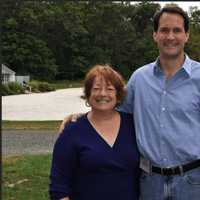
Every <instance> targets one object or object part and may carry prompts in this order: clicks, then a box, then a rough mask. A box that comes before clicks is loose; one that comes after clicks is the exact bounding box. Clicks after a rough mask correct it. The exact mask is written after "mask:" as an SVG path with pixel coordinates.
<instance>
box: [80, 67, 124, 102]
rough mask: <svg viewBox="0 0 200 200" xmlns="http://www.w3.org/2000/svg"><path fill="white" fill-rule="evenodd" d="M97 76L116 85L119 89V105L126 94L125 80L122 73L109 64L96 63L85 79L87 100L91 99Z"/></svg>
mask: <svg viewBox="0 0 200 200" xmlns="http://www.w3.org/2000/svg"><path fill="white" fill-rule="evenodd" d="M97 76H101V77H103V78H104V79H105V81H106V83H110V84H112V85H113V86H114V87H115V89H116V91H117V94H116V97H117V105H118V104H120V103H121V102H122V100H123V98H124V97H125V95H126V90H125V82H124V79H123V77H122V75H121V74H120V73H118V72H117V71H115V70H114V69H113V68H112V67H111V66H109V65H95V66H93V67H92V68H91V69H90V70H89V72H88V73H87V74H86V77H85V81H84V95H83V98H84V99H86V100H88V99H89V97H90V94H91V89H92V86H93V83H94V79H95V78H96V77H97Z"/></svg>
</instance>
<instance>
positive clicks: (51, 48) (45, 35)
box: [2, 0, 200, 81]
mask: <svg viewBox="0 0 200 200" xmlns="http://www.w3.org/2000/svg"><path fill="white" fill-rule="evenodd" d="M157 9H160V5H159V4H158V3H152V2H148V1H144V2H140V3H138V4H130V3H129V2H121V3H120V2H119V3H115V2H113V1H102V2H101V1H24V0H23V1H19V0H18V1H15V3H14V2H13V1H11V0H5V1H4V3H3V8H2V43H3V47H2V56H3V61H4V62H6V63H8V64H9V65H10V66H11V67H12V69H13V70H14V71H16V72H17V73H18V74H21V75H27V74H30V75H31V78H33V79H37V80H42V81H43V80H44V81H54V80H56V79H57V80H61V79H62V80H76V79H82V78H83V77H84V75H85V73H86V72H87V70H88V68H89V67H90V66H91V65H94V64H97V63H99V64H100V63H109V64H111V65H113V66H114V67H115V68H116V69H117V70H118V71H120V72H121V73H122V74H123V75H124V76H125V78H128V77H129V76H130V75H131V74H132V72H133V71H134V70H135V69H137V68H139V67H140V66H142V65H144V64H146V63H149V62H152V61H153V60H155V58H156V57H157V56H158V50H157V47H156V45H155V44H154V41H153V38H152V32H153V21H152V20H153V15H154V13H155V11H156V10H157ZM190 18H191V29H190V41H189V43H188V44H187V46H186V52H187V53H188V54H189V55H190V56H191V57H192V58H195V59H197V60H200V55H199V52H200V51H199V47H200V46H199V44H200V43H199V41H200V37H199V35H200V31H199V24H200V21H199V19H200V10H199V9H198V8H192V9H191V11H190Z"/></svg>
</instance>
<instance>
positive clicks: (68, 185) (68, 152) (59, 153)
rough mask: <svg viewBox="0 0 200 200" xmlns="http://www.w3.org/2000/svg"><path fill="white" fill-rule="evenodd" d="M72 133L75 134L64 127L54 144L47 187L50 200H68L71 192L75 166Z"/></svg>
mask: <svg viewBox="0 0 200 200" xmlns="http://www.w3.org/2000/svg"><path fill="white" fill-rule="evenodd" d="M74 135H76V134H75V133H72V134H71V133H70V132H69V131H68V130H66V129H65V131H64V133H63V134H61V135H60V136H59V137H58V139H57V141H56V143H55V145H54V150H53V157H52V166H51V172H50V188H49V193H50V199H51V200H60V199H65V198H67V200H68V199H69V197H70V195H71V193H72V182H73V178H74V173H75V170H76V167H77V153H76V149H75V145H74V142H73V141H74Z"/></svg>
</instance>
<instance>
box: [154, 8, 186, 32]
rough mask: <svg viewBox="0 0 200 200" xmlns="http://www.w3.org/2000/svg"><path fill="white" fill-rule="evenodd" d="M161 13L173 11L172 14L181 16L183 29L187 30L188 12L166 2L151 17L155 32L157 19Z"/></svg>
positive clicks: (157, 24)
mask: <svg viewBox="0 0 200 200" xmlns="http://www.w3.org/2000/svg"><path fill="white" fill-rule="evenodd" d="M163 13H174V14H179V15H181V16H182V17H183V19H184V30H185V32H188V31H189V17H188V14H187V13H186V12H185V11H184V10H183V9H182V8H180V7H179V6H178V5H176V4H167V5H166V6H165V7H163V8H162V9H161V10H159V11H157V12H156V13H155V15H154V17H153V28H154V31H155V32H157V31H158V27H159V20H160V17H161V16H162V14H163Z"/></svg>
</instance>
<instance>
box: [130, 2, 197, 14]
mask: <svg viewBox="0 0 200 200" xmlns="http://www.w3.org/2000/svg"><path fill="white" fill-rule="evenodd" d="M139 2H140V1H135V3H139ZM153 2H154V3H159V4H160V5H161V7H163V6H164V5H165V4H167V3H176V4H178V5H179V6H180V7H181V8H182V9H183V10H184V11H187V12H188V11H189V7H190V6H197V7H198V9H200V1H153ZM132 3H133V2H132Z"/></svg>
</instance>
